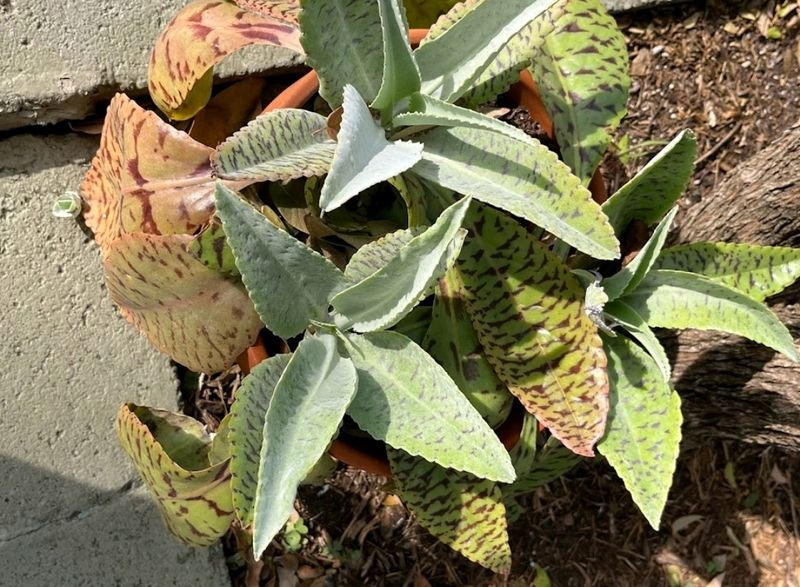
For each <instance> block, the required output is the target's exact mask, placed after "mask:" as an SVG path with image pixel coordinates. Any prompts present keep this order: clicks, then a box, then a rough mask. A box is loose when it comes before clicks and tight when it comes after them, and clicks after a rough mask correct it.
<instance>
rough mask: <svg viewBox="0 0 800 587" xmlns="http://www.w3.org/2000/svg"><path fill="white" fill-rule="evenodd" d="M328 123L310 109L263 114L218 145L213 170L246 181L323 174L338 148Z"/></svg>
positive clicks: (221, 174)
mask: <svg viewBox="0 0 800 587" xmlns="http://www.w3.org/2000/svg"><path fill="white" fill-rule="evenodd" d="M326 125H327V122H326V120H325V117H324V116H320V115H319V114H316V113H314V112H309V111H308V110H297V109H294V108H282V109H280V110H275V111H273V112H268V113H267V114H262V115H261V116H259V117H257V118H256V119H254V120H252V121H251V122H250V124H248V125H247V126H246V127H244V128H243V129H242V130H240V131H239V132H237V133H236V134H234V135H233V136H232V137H231V138H229V139H228V140H227V141H225V142H224V143H222V144H221V145H220V146H219V147H217V150H216V151H215V152H214V155H213V156H212V158H211V162H212V166H213V168H214V173H215V174H216V176H217V177H220V178H222V179H230V180H238V181H241V182H242V183H243V184H244V183H248V184H249V183H255V182H260V181H288V180H290V179H295V178H297V177H311V176H315V175H324V174H326V173H327V172H328V169H329V168H330V165H331V159H332V158H333V151H334V149H335V147H336V143H335V142H334V141H332V140H330V139H329V138H328V135H327V133H326V132H325V131H326Z"/></svg>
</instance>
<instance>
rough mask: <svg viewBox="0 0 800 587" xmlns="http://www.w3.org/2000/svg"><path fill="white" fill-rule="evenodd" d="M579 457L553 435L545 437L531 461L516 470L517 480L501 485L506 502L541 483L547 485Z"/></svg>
mask: <svg viewBox="0 0 800 587" xmlns="http://www.w3.org/2000/svg"><path fill="white" fill-rule="evenodd" d="M579 462H581V458H580V457H579V456H578V455H576V454H575V453H574V452H572V451H571V450H569V449H568V448H567V447H565V446H564V445H563V444H561V442H559V441H558V439H556V438H555V437H553V436H551V437H550V438H548V439H547V442H546V443H545V445H544V446H543V447H542V448H541V449H540V450H539V451H538V452H537V453H536V458H535V459H534V460H533V463H532V464H531V465H530V466H529V467H528V468H527V469H522V468H519V469H518V470H517V480H516V481H514V483H512V484H511V485H508V486H506V487H503V497H504V500H505V501H506V503H508V502H509V500H511V499H516V498H517V497H519V496H522V495H525V494H528V493H532V492H533V491H535V490H536V489H537V488H539V487H541V486H542V485H547V484H548V483H551V482H552V481H555V480H556V479H558V478H559V477H561V476H563V475H564V474H566V473H567V472H569V471H570V470H571V469H573V468H574V467H575V465H577V464H578V463H579Z"/></svg>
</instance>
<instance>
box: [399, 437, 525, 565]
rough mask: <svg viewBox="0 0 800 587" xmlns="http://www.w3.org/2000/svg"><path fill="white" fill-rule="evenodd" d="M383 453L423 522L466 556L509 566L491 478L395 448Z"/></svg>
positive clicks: (498, 494)
mask: <svg viewBox="0 0 800 587" xmlns="http://www.w3.org/2000/svg"><path fill="white" fill-rule="evenodd" d="M387 453H388V455H389V463H390V465H391V467H392V474H393V475H394V480H395V482H396V483H397V486H398V489H399V491H400V496H401V497H402V499H403V501H404V502H405V504H406V506H407V507H408V509H410V510H411V511H412V512H413V513H414V516H415V517H416V519H417V521H418V522H419V524H420V525H421V526H422V527H423V528H425V529H426V530H427V531H428V532H430V533H431V534H433V535H434V536H435V537H436V538H438V539H439V540H441V541H442V542H444V543H445V544H447V545H448V546H449V547H450V548H452V549H453V550H455V551H456V552H459V553H461V554H462V555H464V556H465V557H467V558H468V559H469V560H471V561H473V562H476V563H478V564H480V565H482V566H484V567H486V568H487V569H490V570H492V571H494V572H495V573H507V572H508V571H509V568H510V566H511V547H510V546H509V544H508V529H507V523H506V508H505V506H504V505H503V500H502V493H501V492H500V489H499V488H498V487H497V484H496V483H494V482H493V481H488V480H486V479H479V478H477V477H474V476H473V475H469V474H468V473H461V472H458V471H452V470H449V469H445V468H443V467H440V466H439V465H436V464H433V463H429V462H428V461H426V460H424V459H421V458H419V457H414V456H411V455H409V454H408V453H405V452H403V451H400V450H394V449H391V448H390V449H388V450H387Z"/></svg>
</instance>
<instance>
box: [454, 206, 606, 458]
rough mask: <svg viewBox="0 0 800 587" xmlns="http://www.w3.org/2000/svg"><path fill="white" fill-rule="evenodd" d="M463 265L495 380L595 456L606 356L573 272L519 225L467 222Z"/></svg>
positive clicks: (496, 216) (490, 217)
mask: <svg viewBox="0 0 800 587" xmlns="http://www.w3.org/2000/svg"><path fill="white" fill-rule="evenodd" d="M466 225H467V226H468V228H469V229H470V237H469V238H468V239H467V241H466V242H465V244H464V247H463V250H462V252H461V256H460V257H459V259H458V265H457V266H458V269H459V271H460V272H461V275H462V278H463V280H464V285H465V290H466V296H465V301H466V305H467V311H468V312H469V314H470V317H471V318H472V323H473V325H474V326H475V331H476V332H477V334H478V339H479V340H480V341H481V345H482V346H483V350H484V352H485V353H486V357H487V358H488V359H489V362H490V363H491V364H492V366H493V367H494V370H495V373H497V376H498V377H499V378H500V379H501V380H502V381H503V382H504V383H505V384H506V385H507V386H508V388H509V389H510V390H511V393H513V394H514V395H515V396H516V397H517V398H518V399H519V400H520V401H521V402H522V404H523V405H524V406H525V408H526V409H527V410H528V411H529V412H531V413H533V414H535V415H536V417H537V418H538V419H539V421H540V422H542V423H543V424H544V425H545V426H547V427H548V428H549V429H550V431H551V432H552V433H553V435H554V436H556V437H557V438H559V439H560V440H561V441H562V442H563V443H564V444H565V445H566V446H567V447H569V448H570V449H571V450H573V451H574V452H576V453H578V454H581V455H585V456H593V455H594V452H593V450H592V446H593V445H594V443H595V442H596V441H597V440H599V439H600V437H601V436H602V435H603V430H604V429H605V420H606V412H607V410H608V396H607V393H608V380H607V378H606V372H605V365H606V358H605V354H604V353H603V348H602V343H601V341H600V338H599V337H598V335H597V328H596V327H595V325H594V323H593V322H592V321H591V320H590V318H589V317H588V316H587V315H586V314H585V313H584V311H583V298H584V290H583V288H582V287H581V284H580V283H579V282H578V280H577V279H576V278H575V277H574V276H573V275H572V273H571V272H570V270H569V268H568V267H567V266H566V265H565V264H564V263H563V262H562V261H561V260H560V259H559V258H558V257H556V256H555V255H553V254H552V253H551V252H550V251H548V250H546V249H545V248H544V246H542V245H541V244H540V243H539V242H538V241H537V240H536V239H535V238H533V237H532V236H531V235H530V234H528V232H527V231H526V230H525V229H524V228H523V227H522V226H521V225H520V224H519V223H518V222H516V221H515V220H513V219H511V218H509V217H508V216H506V215H504V214H503V213H501V212H498V211H495V210H492V209H490V208H488V207H486V206H480V207H476V208H475V211H474V212H473V213H471V214H470V215H469V216H468V217H467V222H466Z"/></svg>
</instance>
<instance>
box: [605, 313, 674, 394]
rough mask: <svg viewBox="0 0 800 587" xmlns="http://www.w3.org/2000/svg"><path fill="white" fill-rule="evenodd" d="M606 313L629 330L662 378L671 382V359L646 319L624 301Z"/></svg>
mask: <svg viewBox="0 0 800 587" xmlns="http://www.w3.org/2000/svg"><path fill="white" fill-rule="evenodd" d="M605 313H606V314H607V315H608V316H609V317H610V318H612V319H613V320H614V321H615V322H617V323H619V324H620V325H621V326H622V327H624V328H625V330H627V331H628V332H629V333H630V334H631V336H633V338H635V339H636V340H637V341H638V342H639V344H640V345H642V347H643V348H644V350H646V351H647V352H648V354H649V355H650V357H651V358H652V359H653V360H654V361H655V362H656V365H658V369H659V370H660V371H661V376H662V377H663V378H664V381H667V382H668V381H669V380H670V377H671V376H672V369H671V367H670V364H669V358H668V357H667V353H666V352H665V351H664V347H663V346H661V343H660V342H659V340H658V338H656V335H655V334H654V333H653V331H652V330H651V329H650V327H649V326H648V325H647V322H645V321H644V318H642V317H641V316H639V314H637V313H636V310H634V309H633V308H631V307H630V306H629V305H628V304H627V303H625V302H624V301H623V300H614V301H613V302H610V303H609V304H608V305H607V306H606V307H605Z"/></svg>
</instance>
